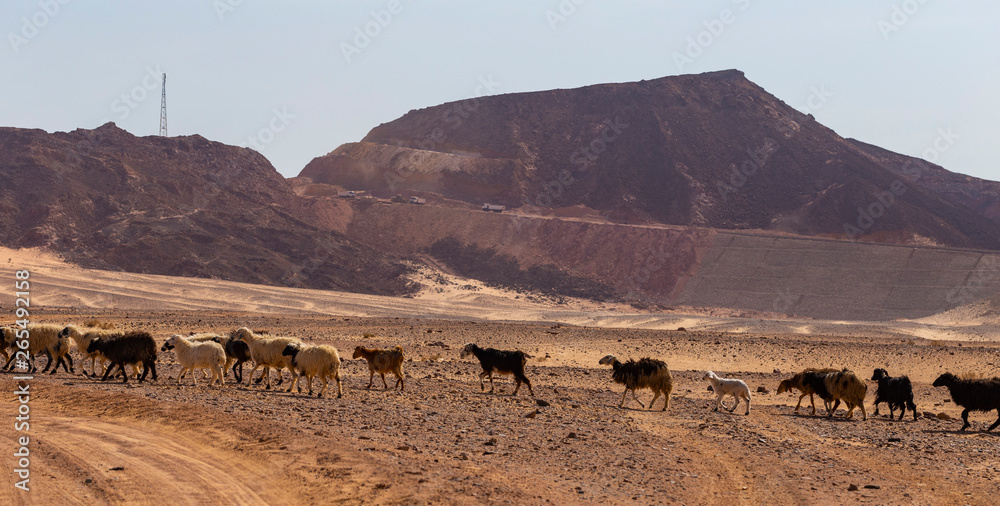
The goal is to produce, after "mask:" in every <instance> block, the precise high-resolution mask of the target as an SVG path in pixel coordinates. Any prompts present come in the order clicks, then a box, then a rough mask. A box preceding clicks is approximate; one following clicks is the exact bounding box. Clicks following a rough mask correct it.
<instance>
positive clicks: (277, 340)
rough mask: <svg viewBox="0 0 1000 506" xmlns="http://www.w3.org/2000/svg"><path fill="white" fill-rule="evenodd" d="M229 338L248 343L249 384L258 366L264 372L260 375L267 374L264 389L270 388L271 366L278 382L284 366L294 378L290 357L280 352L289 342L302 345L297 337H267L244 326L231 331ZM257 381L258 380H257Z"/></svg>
mask: <svg viewBox="0 0 1000 506" xmlns="http://www.w3.org/2000/svg"><path fill="white" fill-rule="evenodd" d="M229 337H230V338H231V339H235V340H238V341H244V342H245V343H247V344H248V345H250V355H251V356H252V357H253V361H254V366H253V370H251V371H250V374H249V375H247V384H248V385H249V384H250V380H251V379H253V373H254V371H256V370H257V368H259V367H263V368H264V374H262V375H261V377H264V376H267V383H266V387H265V388H266V389H267V390H270V389H271V375H270V374H269V372H270V370H271V368H272V367H273V368H275V369H276V370H277V371H278V384H279V385H280V384H281V382H282V378H281V371H282V369H284V368H286V367H287V368H288V370H289V372H291V374H292V379H295V370H294V368H292V362H291V357H286V356H284V355H282V354H281V352H282V351H284V349H285V346H288V345H289V344H298V345H302V342H301V341H299V340H298V339H292V338H290V337H268V336H262V335H258V334H254V333H253V332H252V331H250V329H248V328H246V327H240V328H238V329H236V330H234V331H233V333H232V334H230V336H229ZM258 382H259V380H258Z"/></svg>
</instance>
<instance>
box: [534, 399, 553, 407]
mask: <svg viewBox="0 0 1000 506" xmlns="http://www.w3.org/2000/svg"><path fill="white" fill-rule="evenodd" d="M535 404H538V405H539V406H541V407H543V408H545V407H548V406H551V404H549V402H548V401H543V400H541V399H535Z"/></svg>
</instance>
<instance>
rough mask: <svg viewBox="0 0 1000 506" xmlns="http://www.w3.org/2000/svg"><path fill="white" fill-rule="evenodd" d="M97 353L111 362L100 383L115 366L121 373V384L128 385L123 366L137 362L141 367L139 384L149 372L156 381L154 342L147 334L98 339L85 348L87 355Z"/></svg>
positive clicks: (126, 374)
mask: <svg viewBox="0 0 1000 506" xmlns="http://www.w3.org/2000/svg"><path fill="white" fill-rule="evenodd" d="M97 351H99V352H101V354H103V355H104V356H105V357H106V358H107V359H108V360H110V361H111V366H108V368H107V369H106V370H105V371H104V377H102V378H101V381H106V380H107V379H108V374H110V373H111V371H112V369H114V367H113V366H115V365H117V366H118V369H117V370H118V371H119V372H121V373H122V377H123V380H122V382H123V383H128V373H126V372H125V365H127V364H135V363H139V362H141V363H142V365H143V369H142V375H141V376H139V383H142V381H143V380H144V379H146V375H147V374H149V372H150V371H152V372H153V380H154V381H155V380H156V341H155V340H153V336H151V335H149V332H129V333H126V334H122V335H119V336H114V337H99V338H97V339H94V340H93V341H91V342H90V345H88V346H87V353H94V352H97ZM116 374H117V373H116Z"/></svg>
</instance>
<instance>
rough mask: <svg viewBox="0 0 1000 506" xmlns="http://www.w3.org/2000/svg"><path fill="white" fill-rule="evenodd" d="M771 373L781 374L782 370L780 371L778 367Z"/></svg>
mask: <svg viewBox="0 0 1000 506" xmlns="http://www.w3.org/2000/svg"><path fill="white" fill-rule="evenodd" d="M771 372H773V373H774V374H781V369H778V368H777V367H775V368H774V370H773V371H771Z"/></svg>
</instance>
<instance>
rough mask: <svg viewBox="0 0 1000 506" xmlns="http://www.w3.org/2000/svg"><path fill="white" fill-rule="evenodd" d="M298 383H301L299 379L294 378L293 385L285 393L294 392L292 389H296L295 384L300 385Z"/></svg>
mask: <svg viewBox="0 0 1000 506" xmlns="http://www.w3.org/2000/svg"><path fill="white" fill-rule="evenodd" d="M298 382H299V378H298V377H297V376H296V377H294V378H292V384H291V385H288V390H285V391H286V392H289V393H290V392H291V391H292V389H293V388H295V384H296V383H298Z"/></svg>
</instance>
